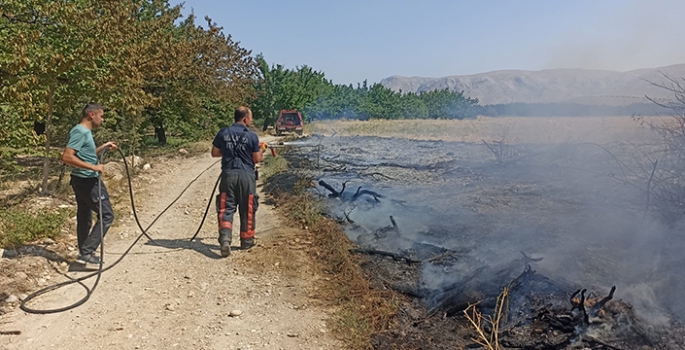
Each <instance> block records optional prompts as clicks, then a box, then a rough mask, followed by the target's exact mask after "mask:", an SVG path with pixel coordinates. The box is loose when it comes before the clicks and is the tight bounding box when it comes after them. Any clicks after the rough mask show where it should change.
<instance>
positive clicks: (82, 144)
mask: <svg viewBox="0 0 685 350" xmlns="http://www.w3.org/2000/svg"><path fill="white" fill-rule="evenodd" d="M103 121H104V111H103V109H102V106H100V105H99V104H96V103H88V104H87V105H86V106H85V107H84V108H83V112H82V113H81V122H80V123H78V124H76V126H74V127H73V128H72V129H71V131H70V132H69V141H68V142H67V147H66V149H64V153H63V154H62V162H64V163H65V164H67V165H71V166H72V167H73V169H72V171H71V188H72V189H73V190H74V194H75V195H76V203H77V208H78V209H77V214H76V232H77V237H78V248H79V256H78V261H79V262H80V263H82V264H100V258H99V257H97V256H95V254H93V253H94V252H95V251H96V250H97V249H98V246H99V245H100V244H101V243H102V242H101V237H104V235H105V234H106V233H107V230H109V227H110V226H111V225H112V222H113V221H114V212H113V211H112V204H111V203H110V201H109V194H108V193H107V188H105V184H104V183H103V182H102V180H101V179H100V174H102V172H103V171H104V169H105V168H104V165H102V164H98V163H99V162H98V155H99V154H100V153H102V151H104V150H105V149H108V148H109V149H112V150H116V149H117V145H116V144H115V143H114V142H107V143H105V144H103V145H102V146H100V147H96V146H95V140H94V139H93V134H92V132H91V130H93V129H95V128H97V127H98V126H100V124H102V122H103ZM98 184H99V185H100V186H101V188H100V189H99V188H98ZM98 197H99V198H98ZM100 202H102V213H100ZM93 212H95V213H97V214H98V215H99V214H102V224H103V229H104V230H103V231H102V232H100V222H99V220H98V222H96V223H95V226H94V227H92V229H91V226H92V223H93Z"/></svg>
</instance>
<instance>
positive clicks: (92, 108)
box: [81, 102, 104, 120]
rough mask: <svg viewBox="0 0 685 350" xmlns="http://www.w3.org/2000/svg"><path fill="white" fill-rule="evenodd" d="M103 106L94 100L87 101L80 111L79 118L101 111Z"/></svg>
mask: <svg viewBox="0 0 685 350" xmlns="http://www.w3.org/2000/svg"><path fill="white" fill-rule="evenodd" d="M103 110H104V108H102V106H100V105H99V104H97V103H95V102H88V103H87V104H86V106H85V107H83V112H81V120H83V119H86V118H88V116H89V115H90V114H91V113H95V112H97V111H103Z"/></svg>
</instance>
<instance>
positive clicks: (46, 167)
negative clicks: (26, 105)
mask: <svg viewBox="0 0 685 350" xmlns="http://www.w3.org/2000/svg"><path fill="white" fill-rule="evenodd" d="M54 102H55V85H52V86H51V87H50V91H49V92H48V115H47V118H46V120H45V159H44V161H43V184H42V185H41V187H40V194H41V195H43V196H47V195H48V194H49V193H48V178H49V177H50V141H51V140H50V137H51V136H52V135H51V134H52V107H53V105H54Z"/></svg>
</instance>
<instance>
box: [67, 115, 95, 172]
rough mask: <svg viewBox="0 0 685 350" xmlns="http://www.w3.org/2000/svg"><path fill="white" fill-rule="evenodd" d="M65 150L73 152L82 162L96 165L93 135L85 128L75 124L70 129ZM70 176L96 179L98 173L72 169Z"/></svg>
mask: <svg viewBox="0 0 685 350" xmlns="http://www.w3.org/2000/svg"><path fill="white" fill-rule="evenodd" d="M67 148H71V149H73V150H75V151H76V156H77V157H79V158H80V159H81V160H82V161H84V162H86V163H90V164H93V165H97V164H98V155H97V153H96V149H97V147H95V140H94V139H93V133H92V132H91V131H90V130H89V129H88V128H86V127H85V126H83V125H81V124H76V126H74V127H73V128H71V131H69V142H67ZM71 175H74V176H78V177H85V178H89V177H98V173H96V172H94V171H92V170H88V169H82V168H76V167H72V169H71Z"/></svg>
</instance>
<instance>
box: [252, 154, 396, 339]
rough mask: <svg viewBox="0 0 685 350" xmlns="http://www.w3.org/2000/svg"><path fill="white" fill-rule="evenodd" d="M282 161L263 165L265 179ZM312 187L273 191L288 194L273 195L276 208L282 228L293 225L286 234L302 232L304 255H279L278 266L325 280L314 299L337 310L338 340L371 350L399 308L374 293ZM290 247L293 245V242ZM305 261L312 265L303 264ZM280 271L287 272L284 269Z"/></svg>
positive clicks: (304, 182) (387, 295)
mask: <svg viewBox="0 0 685 350" xmlns="http://www.w3.org/2000/svg"><path fill="white" fill-rule="evenodd" d="M278 159H279V158H276V159H274V160H272V161H270V162H265V164H264V165H263V167H262V170H261V173H262V174H276V173H280V172H282V171H283V166H284V163H283V161H284V160H285V158H281V159H282V160H278ZM285 165H287V162H286V163H285ZM264 179H266V178H264ZM274 179H276V178H274ZM267 181H269V180H267ZM274 181H276V180H274ZM310 184H311V179H307V178H299V180H298V181H297V183H296V184H294V185H293V184H290V185H289V186H288V185H284V186H271V188H275V189H279V188H280V189H287V190H280V191H278V193H270V195H272V196H273V198H274V200H275V202H276V206H277V208H278V210H279V214H280V215H281V216H282V217H283V218H284V219H285V220H283V222H286V223H290V226H291V228H289V229H285V230H284V232H292V230H298V229H299V232H297V233H295V234H293V236H295V237H298V240H299V242H298V243H297V244H294V245H295V246H298V245H299V246H300V247H302V251H304V253H305V254H300V255H297V256H285V255H283V254H285V253H278V251H283V249H280V250H279V249H275V250H274V253H275V256H274V261H276V262H278V261H281V262H283V261H286V259H287V263H286V264H287V265H288V266H293V268H290V270H293V269H295V271H290V272H291V273H298V272H299V273H302V272H303V271H302V269H304V270H310V273H311V274H313V275H315V276H321V278H320V279H319V281H320V282H317V285H316V289H317V290H316V292H315V293H314V295H315V297H316V298H317V299H319V300H320V301H321V302H323V303H324V305H326V306H328V307H332V308H333V309H334V310H336V311H335V315H334V321H333V324H332V329H333V331H334V334H336V335H337V337H338V338H339V339H340V340H341V341H342V342H344V343H345V344H346V348H348V349H367V348H369V344H370V338H371V335H373V334H375V333H378V332H380V331H382V330H385V329H387V328H388V326H389V325H390V322H391V320H392V319H393V317H394V315H395V314H396V312H397V308H398V305H399V302H398V300H397V299H396V297H395V296H394V294H393V293H392V292H389V291H381V290H376V289H372V288H371V286H370V284H369V280H368V279H367V277H366V276H365V275H364V273H363V271H362V270H361V267H360V262H359V261H358V260H357V257H355V256H353V255H351V254H350V252H349V251H350V249H351V248H353V246H354V244H353V243H352V242H351V241H350V240H349V239H348V237H347V235H346V234H345V233H344V232H343V230H342V228H341V227H340V225H339V224H338V223H337V222H335V221H333V220H331V219H328V218H325V217H324V216H322V215H321V214H322V212H323V210H324V204H323V203H322V202H321V201H319V200H317V199H315V198H314V197H313V196H312V195H311V194H310V193H309V192H307V191H306V189H307V188H308V186H309V185H310ZM268 187H269V186H267V187H265V188H268ZM287 244H288V245H293V238H292V237H291V238H290V240H289V242H288V243H287ZM274 245H280V244H279V243H275V244H274ZM303 257H304V258H305V259H308V261H302V258H303ZM271 263H274V262H271ZM281 266H282V267H283V268H285V269H286V270H287V269H288V267H287V266H285V265H281Z"/></svg>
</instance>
